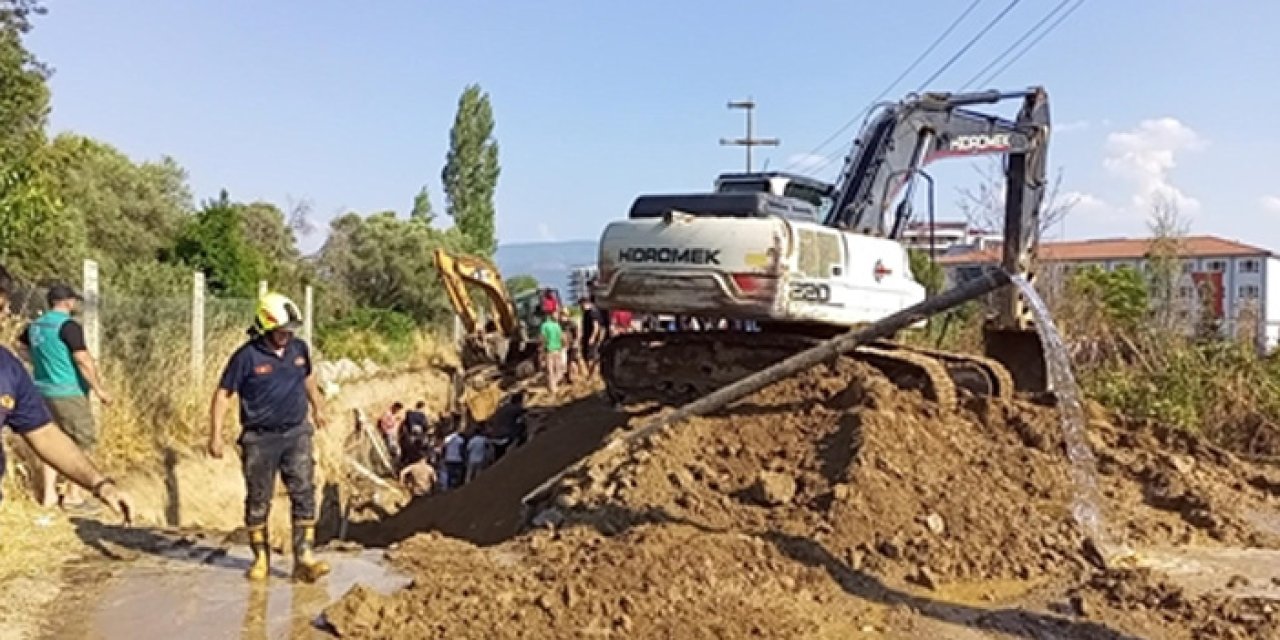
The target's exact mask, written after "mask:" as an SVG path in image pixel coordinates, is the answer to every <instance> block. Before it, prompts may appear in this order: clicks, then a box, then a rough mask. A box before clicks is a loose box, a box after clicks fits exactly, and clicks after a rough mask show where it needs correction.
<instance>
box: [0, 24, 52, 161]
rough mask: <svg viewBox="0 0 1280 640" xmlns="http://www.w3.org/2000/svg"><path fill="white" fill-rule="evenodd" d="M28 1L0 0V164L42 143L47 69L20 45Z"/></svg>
mask: <svg viewBox="0 0 1280 640" xmlns="http://www.w3.org/2000/svg"><path fill="white" fill-rule="evenodd" d="M41 13H44V8H43V7H41V6H39V5H38V4H37V3H35V2H32V1H31V0H0V167H8V166H11V165H13V164H14V163H17V162H21V161H23V160H25V159H27V158H30V157H31V156H32V155H33V154H34V153H35V152H36V151H37V150H38V149H39V148H40V147H41V146H43V145H44V127H45V123H46V121H47V120H48V117H49V88H48V86H47V85H46V83H45V81H46V80H47V79H48V75H49V71H48V69H47V68H46V67H45V66H44V65H42V64H41V63H40V61H39V60H37V59H36V58H35V56H34V55H32V54H31V52H29V51H27V49H26V48H25V47H24V46H23V43H22V36H23V35H24V34H25V33H27V32H28V31H30V29H31V21H30V18H31V16H33V15H39V14H41Z"/></svg>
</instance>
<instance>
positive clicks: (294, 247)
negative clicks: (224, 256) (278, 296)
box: [237, 202, 302, 290]
mask: <svg viewBox="0 0 1280 640" xmlns="http://www.w3.org/2000/svg"><path fill="white" fill-rule="evenodd" d="M237 206H239V207H240V223H241V225H242V228H243V229H244V238H245V241H246V242H248V243H249V245H250V246H251V247H253V250H254V251H255V252H256V253H257V254H258V255H259V256H261V258H262V261H263V268H264V274H263V277H264V278H266V279H267V281H269V282H271V283H272V286H274V287H277V288H279V289H283V290H289V289H297V288H299V287H300V286H301V285H302V282H301V277H300V276H301V273H300V272H299V267H300V263H299V259H300V258H301V257H302V254H301V252H299V251H298V241H297V237H296V236H295V235H294V232H293V229H292V228H291V227H290V226H289V223H288V220H286V217H285V214H284V212H283V211H281V210H280V208H279V207H277V206H275V205H273V204H271V203H268V202H253V203H250V204H247V205H237Z"/></svg>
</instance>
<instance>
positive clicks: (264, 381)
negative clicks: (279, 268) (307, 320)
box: [219, 337, 316, 527]
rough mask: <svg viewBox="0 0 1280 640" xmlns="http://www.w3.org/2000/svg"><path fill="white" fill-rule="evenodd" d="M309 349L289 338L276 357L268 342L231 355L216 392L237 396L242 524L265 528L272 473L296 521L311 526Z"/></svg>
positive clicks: (263, 340)
mask: <svg viewBox="0 0 1280 640" xmlns="http://www.w3.org/2000/svg"><path fill="white" fill-rule="evenodd" d="M309 375H311V349H310V348H308V346H307V343H306V342H304V341H303V340H300V339H298V338H293V339H291V340H290V341H289V343H288V344H287V345H285V347H284V350H283V352H282V353H281V354H280V355H277V354H276V352H275V350H274V349H273V348H272V346H271V344H270V343H269V342H268V341H267V338H266V337H257V338H253V339H251V340H250V341H249V342H247V343H245V344H244V345H243V346H241V347H240V348H239V349H237V350H236V352H235V353H234V354H233V355H232V356H231V360H230V361H228V362H227V367H226V369H225V370H224V371H223V372H222V381H221V382H220V383H219V387H221V388H222V389H225V390H227V391H231V392H234V393H236V394H237V395H239V396H240V426H241V429H242V430H241V432H240V438H239V440H237V443H238V444H239V445H240V458H241V461H242V464H243V470H244V482H245V490H246V495H245V501H244V521H245V524H246V525H247V526H250V527H253V526H259V525H263V524H266V522H267V516H268V514H269V513H270V509H271V494H272V492H273V491H274V489H275V483H276V473H277V472H279V473H280V475H281V476H283V478H284V485H285V488H286V489H288V490H289V502H290V505H291V507H292V515H293V521H294V522H314V521H315V517H316V500H315V485H314V473H315V460H314V458H313V457H312V453H311V439H312V434H313V433H314V432H315V430H314V428H313V427H312V425H311V423H310V421H309V420H308V419H307V409H308V408H309V406H310V403H309V401H308V398H307V385H306V381H307V377H308V376H309Z"/></svg>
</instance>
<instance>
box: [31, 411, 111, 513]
mask: <svg viewBox="0 0 1280 640" xmlns="http://www.w3.org/2000/svg"><path fill="white" fill-rule="evenodd" d="M22 437H23V439H24V440H26V441H27V444H28V445H29V446H30V447H31V450H32V451H35V453H36V455H37V456H40V459H41V460H44V461H45V462H46V463H48V464H49V466H51V467H53V468H54V469H57V470H58V473H61V474H62V475H64V476H66V477H67V478H69V479H70V480H71V481H72V482H74V483H76V484H78V485H80V486H81V487H84V488H85V489H87V490H89V491H93V490H94V489H98V493H97V496H98V498H99V499H100V500H102V501H103V502H106V503H107V504H108V505H110V506H111V508H113V509H115V510H117V511H119V512H121V513H123V514H124V516H125V518H126V519H128V518H129V515H130V514H129V511H130V507H129V501H128V499H127V498H125V497H124V496H123V495H122V494H120V492H118V491H117V490H116V488H115V486H114V483H108V484H106V485H101V486H100V483H101V482H102V481H103V480H105V479H106V477H105V476H103V475H102V473H101V472H100V471H98V469H97V467H95V466H93V462H91V461H90V460H89V458H88V457H87V456H85V455H84V452H83V451H81V450H80V449H79V448H78V447H76V444H75V443H74V442H72V441H71V438H69V437H67V434H65V433H63V432H62V429H59V428H57V427H56V426H54V425H53V424H52V423H50V424H46V425H44V426H43V427H40V428H38V429H35V430H32V431H28V432H26V433H24V434H22Z"/></svg>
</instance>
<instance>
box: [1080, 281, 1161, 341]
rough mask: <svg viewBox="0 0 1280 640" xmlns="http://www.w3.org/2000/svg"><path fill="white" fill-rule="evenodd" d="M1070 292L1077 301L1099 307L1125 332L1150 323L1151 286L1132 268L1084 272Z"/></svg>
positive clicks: (1108, 318)
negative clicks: (1149, 287) (1148, 312)
mask: <svg viewBox="0 0 1280 640" xmlns="http://www.w3.org/2000/svg"><path fill="white" fill-rule="evenodd" d="M1070 292H1071V294H1072V297H1074V298H1075V299H1078V300H1085V301H1089V302H1091V303H1094V304H1098V305H1099V308H1100V309H1101V311H1102V312H1103V314H1104V316H1105V317H1106V319H1107V320H1110V321H1111V322H1113V323H1115V325H1116V326H1118V327H1119V328H1121V329H1124V330H1125V331H1133V330H1134V329H1137V328H1138V327H1139V326H1141V325H1142V324H1143V323H1144V322H1146V320H1147V309H1148V307H1149V305H1150V293H1149V291H1148V289H1147V282H1146V279H1145V278H1144V277H1143V275H1142V274H1141V273H1139V272H1138V270H1136V269H1134V268H1132V267H1128V266H1122V267H1119V268H1117V269H1113V270H1111V271H1108V270H1106V269H1103V268H1101V267H1097V266H1091V267H1087V268H1084V269H1081V270H1080V271H1078V272H1076V273H1075V274H1074V275H1073V276H1072V278H1071V282H1070ZM1095 329H1096V328H1095Z"/></svg>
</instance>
